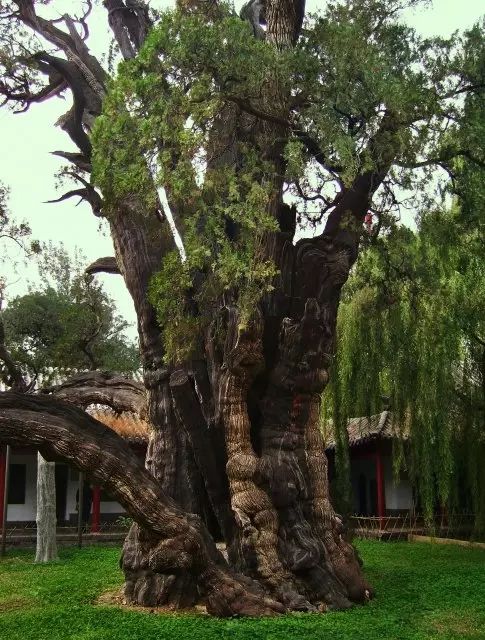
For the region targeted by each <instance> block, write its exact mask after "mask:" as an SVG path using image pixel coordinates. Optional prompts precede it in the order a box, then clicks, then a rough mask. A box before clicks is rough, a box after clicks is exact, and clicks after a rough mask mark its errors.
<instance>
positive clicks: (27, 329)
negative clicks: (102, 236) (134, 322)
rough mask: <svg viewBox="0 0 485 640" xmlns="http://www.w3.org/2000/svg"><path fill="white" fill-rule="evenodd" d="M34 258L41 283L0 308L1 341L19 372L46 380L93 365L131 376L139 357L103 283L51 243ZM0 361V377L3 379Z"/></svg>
mask: <svg viewBox="0 0 485 640" xmlns="http://www.w3.org/2000/svg"><path fill="white" fill-rule="evenodd" d="M38 260H39V271H40V274H41V276H42V284H41V285H40V286H39V287H35V288H34V287H32V288H31V290H30V291H29V293H27V294H25V295H22V296H17V297H16V298H13V299H12V300H10V301H9V303H8V306H7V307H6V308H5V309H3V311H2V312H1V321H2V323H3V326H4V339H5V344H6V345H7V347H8V350H9V352H10V356H11V358H12V359H13V360H14V361H15V362H16V363H17V366H18V367H19V368H20V370H21V371H22V373H23V375H24V376H25V377H26V378H28V379H29V380H31V381H35V380H36V379H37V378H38V377H39V376H40V377H41V378H42V379H43V381H44V382H46V383H48V382H49V381H50V379H52V378H55V379H59V378H65V377H66V376H69V375H71V374H73V373H76V372H79V371H86V370H93V369H108V370H110V371H118V372H120V373H125V374H133V373H134V372H135V371H136V370H137V369H138V368H139V366H140V364H139V355H138V349H137V346H136V345H134V344H132V343H130V341H129V340H128V338H127V337H126V335H125V334H124V331H125V329H126V328H127V323H126V321H124V320H123V319H122V318H121V317H120V316H119V315H118V314H117V313H116V311H115V308H114V303H113V301H112V300H111V299H110V298H109V297H108V295H107V294H106V293H105V291H104V290H103V287H102V286H101V285H100V284H99V283H98V282H96V281H95V280H94V279H93V277H92V276H90V275H87V274H85V273H84V265H83V260H82V258H81V256H77V258H75V259H71V258H69V256H68V254H67V253H66V251H65V250H64V249H63V248H62V247H60V248H56V247H54V246H52V245H51V246H50V247H47V248H44V251H43V252H42V254H41V255H40V256H39V258H38ZM2 365H3V366H2V367H1V368H0V375H1V376H2V378H3V379H4V381H7V380H8V379H9V373H8V370H7V369H6V367H5V365H4V364H3V363H2Z"/></svg>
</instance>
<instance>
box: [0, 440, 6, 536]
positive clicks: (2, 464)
mask: <svg viewBox="0 0 485 640" xmlns="http://www.w3.org/2000/svg"><path fill="white" fill-rule="evenodd" d="M6 477H7V455H6V453H5V447H0V525H1V526H0V529H3V509H4V498H5V480H6Z"/></svg>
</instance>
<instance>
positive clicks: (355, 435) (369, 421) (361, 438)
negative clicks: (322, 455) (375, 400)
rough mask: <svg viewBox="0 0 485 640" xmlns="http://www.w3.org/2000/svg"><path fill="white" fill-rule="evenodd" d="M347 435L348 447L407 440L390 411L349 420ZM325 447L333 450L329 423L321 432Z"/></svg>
mask: <svg viewBox="0 0 485 640" xmlns="http://www.w3.org/2000/svg"><path fill="white" fill-rule="evenodd" d="M347 431H348V434H349V446H351V447H355V446H357V445H360V444H364V443H365V442H368V441H370V440H376V439H377V438H386V439H392V438H403V439H407V437H408V436H407V434H406V432H405V431H404V430H403V429H400V428H399V426H398V425H397V424H396V423H395V421H394V419H393V415H392V413H391V412H390V411H383V412H382V413H376V414H375V415H373V416H368V417H365V418H351V419H350V420H349V423H348V425H347ZM323 436H324V440H325V447H326V448H327V449H334V448H335V434H334V430H333V425H332V423H331V422H329V423H327V424H326V425H325V428H324V430H323Z"/></svg>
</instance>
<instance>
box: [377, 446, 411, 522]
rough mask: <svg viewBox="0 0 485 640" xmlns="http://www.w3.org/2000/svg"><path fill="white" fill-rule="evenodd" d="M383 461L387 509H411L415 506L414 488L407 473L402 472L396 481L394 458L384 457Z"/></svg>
mask: <svg viewBox="0 0 485 640" xmlns="http://www.w3.org/2000/svg"><path fill="white" fill-rule="evenodd" d="M383 463H384V490H385V492H386V509H402V510H404V509H411V508H412V506H413V490H412V488H411V485H410V484H409V480H408V477H407V475H406V473H401V475H400V478H399V480H398V482H395V479H394V474H393V470H392V458H390V457H385V458H383Z"/></svg>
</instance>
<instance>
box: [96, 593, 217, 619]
mask: <svg viewBox="0 0 485 640" xmlns="http://www.w3.org/2000/svg"><path fill="white" fill-rule="evenodd" d="M94 604H95V605H99V606H104V607H106V606H108V607H117V608H119V609H124V610H126V611H139V612H141V613H155V614H158V615H208V613H207V609H206V607H205V605H202V604H201V605H196V606H195V607H192V608H190V609H184V610H183V611H180V610H179V609H174V608H173V607H164V606H160V607H141V606H140V605H136V604H129V603H127V602H126V600H125V598H124V595H123V589H114V590H111V591H105V592H104V593H102V594H101V595H100V596H99V597H98V598H97V599H96V600H95V601H94Z"/></svg>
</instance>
